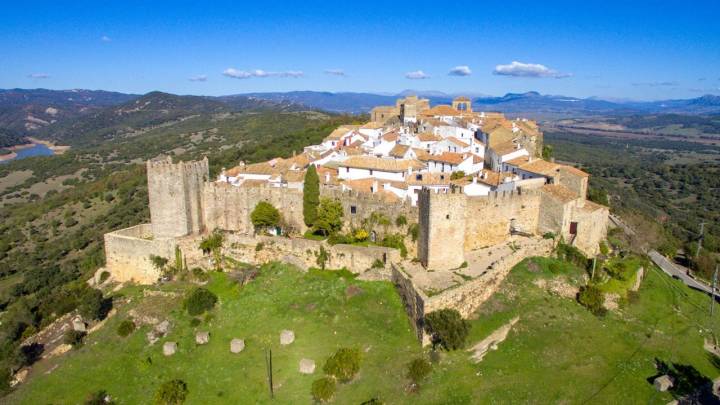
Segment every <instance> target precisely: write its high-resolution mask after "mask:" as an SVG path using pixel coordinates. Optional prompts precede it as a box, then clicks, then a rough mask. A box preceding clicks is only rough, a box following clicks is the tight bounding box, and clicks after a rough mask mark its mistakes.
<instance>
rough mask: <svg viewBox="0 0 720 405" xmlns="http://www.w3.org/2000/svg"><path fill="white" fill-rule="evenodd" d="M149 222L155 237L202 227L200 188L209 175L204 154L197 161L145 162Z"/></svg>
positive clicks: (173, 235) (200, 229)
mask: <svg viewBox="0 0 720 405" xmlns="http://www.w3.org/2000/svg"><path fill="white" fill-rule="evenodd" d="M147 177H148V196H149V198H150V222H151V223H152V233H153V237H154V238H156V239H162V238H176V237H179V236H185V235H189V234H194V233H200V232H202V231H203V230H204V224H203V210H202V190H203V185H204V183H205V182H207V181H208V179H209V177H210V169H209V166H208V160H207V157H206V158H204V159H203V160H201V161H198V162H180V163H172V159H171V158H169V157H168V159H167V160H165V161H159V162H152V161H149V160H148V162H147Z"/></svg>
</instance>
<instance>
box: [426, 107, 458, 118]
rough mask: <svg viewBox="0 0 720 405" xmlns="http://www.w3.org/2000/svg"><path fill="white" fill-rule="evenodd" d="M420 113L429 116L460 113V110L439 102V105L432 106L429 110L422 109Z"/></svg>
mask: <svg viewBox="0 0 720 405" xmlns="http://www.w3.org/2000/svg"><path fill="white" fill-rule="evenodd" d="M422 114H423V115H426V116H429V117H435V116H456V115H460V112H458V110H456V109H454V108H452V107H451V106H449V105H445V104H440V105H436V106H435V107H433V108H431V109H429V110H425V111H423V112H422Z"/></svg>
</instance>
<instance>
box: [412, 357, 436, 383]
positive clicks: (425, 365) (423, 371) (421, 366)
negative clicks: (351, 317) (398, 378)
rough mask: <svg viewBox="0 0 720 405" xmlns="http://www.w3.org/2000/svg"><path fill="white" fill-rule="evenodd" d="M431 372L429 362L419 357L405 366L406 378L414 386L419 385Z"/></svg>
mask: <svg viewBox="0 0 720 405" xmlns="http://www.w3.org/2000/svg"><path fill="white" fill-rule="evenodd" d="M431 371H432V365H431V364H430V362H429V361H427V360H425V359H424V358H422V357H419V358H417V359H415V360H413V361H411V362H410V363H408V366H407V377H408V378H409V379H410V380H411V381H412V382H414V383H415V384H420V382H421V381H422V380H424V379H425V377H427V376H428V375H429V374H430V372H431Z"/></svg>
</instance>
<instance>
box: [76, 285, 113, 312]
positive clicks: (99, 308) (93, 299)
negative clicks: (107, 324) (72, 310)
mask: <svg viewBox="0 0 720 405" xmlns="http://www.w3.org/2000/svg"><path fill="white" fill-rule="evenodd" d="M110 306H112V300H110V299H105V298H103V295H102V291H100V290H96V289H94V288H88V289H86V290H85V292H84V293H83V294H82V296H81V297H80V303H79V305H78V312H80V315H82V316H83V318H85V319H103V318H105V316H106V315H107V313H108V312H110Z"/></svg>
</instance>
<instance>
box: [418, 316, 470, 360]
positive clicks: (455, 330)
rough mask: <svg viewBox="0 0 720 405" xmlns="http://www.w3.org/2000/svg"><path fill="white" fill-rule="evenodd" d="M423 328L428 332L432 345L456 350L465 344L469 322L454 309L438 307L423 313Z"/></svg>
mask: <svg viewBox="0 0 720 405" xmlns="http://www.w3.org/2000/svg"><path fill="white" fill-rule="evenodd" d="M425 329H426V330H427V332H428V333H429V334H430V336H431V339H432V344H433V347H435V346H437V345H440V346H441V347H442V348H444V349H445V350H456V349H460V348H462V347H463V346H465V339H467V336H468V333H469V332H470V324H469V323H468V322H467V321H466V320H464V319H462V317H461V316H460V313H459V312H458V311H456V310H454V309H440V310H437V311H433V312H430V313H429V314H427V315H425Z"/></svg>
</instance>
